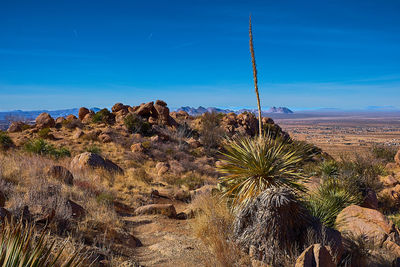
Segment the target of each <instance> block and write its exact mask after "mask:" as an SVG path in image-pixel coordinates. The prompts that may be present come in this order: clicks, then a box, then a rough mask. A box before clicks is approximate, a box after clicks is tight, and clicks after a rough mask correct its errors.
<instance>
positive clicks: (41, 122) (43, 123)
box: [35, 112, 56, 129]
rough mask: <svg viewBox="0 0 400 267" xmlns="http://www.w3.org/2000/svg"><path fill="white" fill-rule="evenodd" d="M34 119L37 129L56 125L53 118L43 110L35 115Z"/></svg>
mask: <svg viewBox="0 0 400 267" xmlns="http://www.w3.org/2000/svg"><path fill="white" fill-rule="evenodd" d="M35 121H36V127H37V128H39V129H42V128H51V127H54V126H55V125H56V122H55V121H54V119H53V118H52V117H51V116H50V115H49V114H48V113H46V112H43V113H41V114H40V115H39V116H37V118H36V120H35Z"/></svg>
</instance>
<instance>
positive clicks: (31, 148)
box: [24, 139, 71, 159]
mask: <svg viewBox="0 0 400 267" xmlns="http://www.w3.org/2000/svg"><path fill="white" fill-rule="evenodd" d="M24 148H25V150H26V151H28V152H30V153H34V154H38V155H48V156H53V157H55V158H57V159H59V158H63V157H70V156H71V152H70V151H69V150H68V149H66V148H64V147H61V148H59V149H57V148H55V147H54V146H53V145H51V144H49V143H47V142H46V141H45V140H43V139H36V140H33V141H30V142H28V143H26V144H25V146H24Z"/></svg>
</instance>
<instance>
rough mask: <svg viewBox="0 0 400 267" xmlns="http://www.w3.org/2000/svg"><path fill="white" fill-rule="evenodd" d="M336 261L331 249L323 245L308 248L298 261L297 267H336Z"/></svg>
mask: <svg viewBox="0 0 400 267" xmlns="http://www.w3.org/2000/svg"><path fill="white" fill-rule="evenodd" d="M335 266H336V264H335V261H334V258H333V257H332V255H331V254H330V253H329V249H328V248H327V247H325V246H322V245H321V244H314V245H311V246H309V247H308V248H306V250H304V251H303V253H301V255H300V256H299V257H298V258H297V260H296V265H295V267H335Z"/></svg>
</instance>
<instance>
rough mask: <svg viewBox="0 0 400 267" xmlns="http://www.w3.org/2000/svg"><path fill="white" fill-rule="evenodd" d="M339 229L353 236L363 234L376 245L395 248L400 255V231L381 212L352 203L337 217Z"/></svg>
mask: <svg viewBox="0 0 400 267" xmlns="http://www.w3.org/2000/svg"><path fill="white" fill-rule="evenodd" d="M336 226H337V229H338V230H339V231H340V232H342V233H346V234H350V235H352V236H360V235H363V236H365V237H366V239H367V240H368V241H369V242H370V243H371V244H372V245H374V246H377V247H383V246H384V247H386V248H388V247H389V246H390V247H392V248H393V251H398V252H399V254H398V256H400V246H399V244H400V232H399V230H398V229H397V227H396V226H395V225H394V224H393V223H392V222H391V221H390V220H389V219H388V218H386V216H385V215H383V214H382V213H381V212H379V211H377V210H374V209H368V208H363V207H360V206H357V205H351V206H348V207H347V208H345V209H343V210H342V211H341V212H340V213H339V215H338V216H337V218H336Z"/></svg>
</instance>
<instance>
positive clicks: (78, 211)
mask: <svg viewBox="0 0 400 267" xmlns="http://www.w3.org/2000/svg"><path fill="white" fill-rule="evenodd" d="M67 206H69V207H70V208H71V213H72V214H71V215H72V218H74V219H82V218H83V217H85V216H86V210H85V209H84V208H83V207H82V206H81V205H79V204H78V203H76V202H74V201H72V200H70V199H68V200H67Z"/></svg>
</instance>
